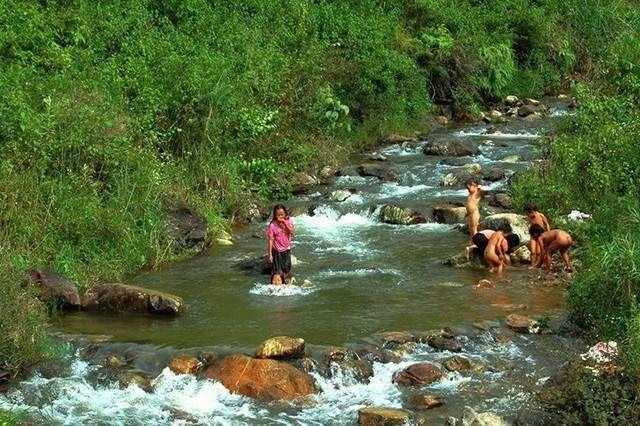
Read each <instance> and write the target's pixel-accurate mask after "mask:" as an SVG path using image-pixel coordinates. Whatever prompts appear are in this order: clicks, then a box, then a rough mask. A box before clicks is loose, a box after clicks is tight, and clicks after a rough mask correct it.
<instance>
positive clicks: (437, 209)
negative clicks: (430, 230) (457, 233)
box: [431, 203, 467, 225]
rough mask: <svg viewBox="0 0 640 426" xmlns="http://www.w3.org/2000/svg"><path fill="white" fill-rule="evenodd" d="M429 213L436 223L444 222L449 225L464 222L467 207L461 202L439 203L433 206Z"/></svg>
mask: <svg viewBox="0 0 640 426" xmlns="http://www.w3.org/2000/svg"><path fill="white" fill-rule="evenodd" d="M431 215H432V217H433V221H434V222H436V223H445V224H449V225H453V224H456V223H465V221H466V218H467V208H466V207H464V205H461V204H454V203H447V204H439V205H437V206H434V207H433V211H432V214H431Z"/></svg>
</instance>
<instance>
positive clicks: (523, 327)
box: [505, 314, 538, 333]
mask: <svg viewBox="0 0 640 426" xmlns="http://www.w3.org/2000/svg"><path fill="white" fill-rule="evenodd" d="M505 324H506V325H507V327H509V328H510V329H512V330H514V331H517V332H518V333H536V332H537V331H538V322H537V321H535V320H532V319H531V318H529V317H526V316H524V315H518V314H511V315H509V316H507V318H506V319H505Z"/></svg>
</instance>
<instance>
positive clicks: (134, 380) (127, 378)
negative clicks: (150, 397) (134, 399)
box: [118, 371, 153, 392]
mask: <svg viewBox="0 0 640 426" xmlns="http://www.w3.org/2000/svg"><path fill="white" fill-rule="evenodd" d="M118 383H119V384H120V387H122V388H128V387H129V386H137V387H139V388H140V389H142V390H143V391H145V392H151V390H152V388H153V386H152V384H151V379H150V378H149V377H147V376H146V375H145V374H143V373H139V372H135V371H127V372H125V373H124V374H122V375H121V376H120V377H119V378H118Z"/></svg>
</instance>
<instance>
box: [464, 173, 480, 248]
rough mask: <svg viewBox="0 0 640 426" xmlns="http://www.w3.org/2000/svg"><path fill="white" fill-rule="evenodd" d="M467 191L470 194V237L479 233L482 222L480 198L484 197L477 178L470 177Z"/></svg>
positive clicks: (468, 207) (468, 200)
mask: <svg viewBox="0 0 640 426" xmlns="http://www.w3.org/2000/svg"><path fill="white" fill-rule="evenodd" d="M467 191H469V196H468V197H467V225H468V227H469V238H470V239H472V238H473V236H474V235H475V234H476V233H478V226H479V224H480V210H479V206H480V200H481V199H482V189H481V188H480V185H479V184H478V182H477V181H476V180H475V179H469V180H468V181H467Z"/></svg>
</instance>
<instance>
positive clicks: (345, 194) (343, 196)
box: [329, 189, 352, 203]
mask: <svg viewBox="0 0 640 426" xmlns="http://www.w3.org/2000/svg"><path fill="white" fill-rule="evenodd" d="M351 195H352V193H351V191H348V190H346V189H338V190H336V191H333V192H332V193H331V195H330V196H329V200H331V201H335V202H338V203H341V202H343V201H346V200H347V199H348V198H349V197H351Z"/></svg>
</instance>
